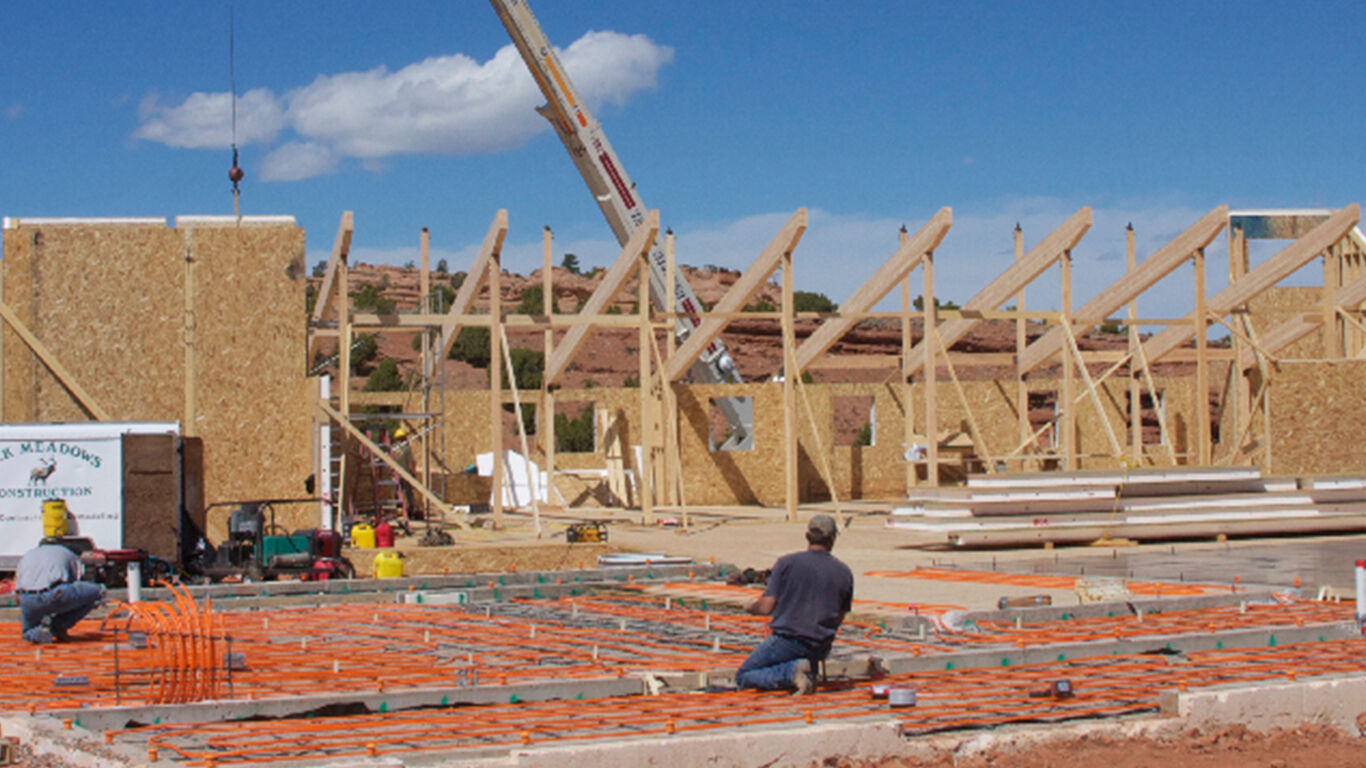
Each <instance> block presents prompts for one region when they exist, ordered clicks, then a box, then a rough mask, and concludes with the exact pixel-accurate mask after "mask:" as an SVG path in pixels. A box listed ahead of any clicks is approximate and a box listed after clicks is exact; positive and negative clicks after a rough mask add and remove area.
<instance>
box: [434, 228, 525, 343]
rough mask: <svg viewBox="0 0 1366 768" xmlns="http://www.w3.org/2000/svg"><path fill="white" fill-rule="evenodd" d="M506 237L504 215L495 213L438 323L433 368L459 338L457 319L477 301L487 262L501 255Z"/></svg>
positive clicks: (484, 277) (459, 319) (459, 326)
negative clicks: (438, 342)
mask: <svg viewBox="0 0 1366 768" xmlns="http://www.w3.org/2000/svg"><path fill="white" fill-rule="evenodd" d="M507 234H508V212H507V211H506V210H504V209H499V211H498V213H496V214H494V216H493V223H492V224H490V225H489V230H488V232H487V233H485V234H484V242H482V243H480V245H479V253H478V254H476V255H475V257H474V263H473V264H471V265H470V271H469V272H468V273H467V275H466V277H465V282H463V283H461V284H460V290H459V291H457V292H456V294H455V301H453V302H451V306H450V309H449V310H448V311H447V312H446V320H445V321H443V322H442V323H441V354H439V355H436V365H440V364H441V362H440V361H442V360H445V359H446V355H448V354H450V352H451V345H453V344H455V337H456V336H458V335H460V329H461V328H462V327H463V324H462V322H461V318H460V316H461V315H464V314H467V313H468V311H469V309H470V308H471V307H473V306H474V300H475V299H476V298H478V297H479V290H480V289H481V288H483V287H484V283H485V282H486V281H487V280H488V271H489V269H488V268H489V262H490V261H492V260H493V259H494V258H495V257H497V256H498V254H500V253H501V252H502V250H503V239H504V238H506V237H507Z"/></svg>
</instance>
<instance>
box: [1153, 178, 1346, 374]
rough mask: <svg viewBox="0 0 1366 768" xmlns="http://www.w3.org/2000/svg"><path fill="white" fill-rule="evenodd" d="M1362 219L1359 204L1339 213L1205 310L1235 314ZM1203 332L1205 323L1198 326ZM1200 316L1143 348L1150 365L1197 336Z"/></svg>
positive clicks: (1165, 331) (1191, 315) (1214, 299)
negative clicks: (1237, 308)
mask: <svg viewBox="0 0 1366 768" xmlns="http://www.w3.org/2000/svg"><path fill="white" fill-rule="evenodd" d="M1360 218H1361V209H1360V206H1358V205H1357V204H1356V203H1352V204H1351V205H1349V206H1347V207H1346V208H1343V209H1342V210H1340V211H1337V212H1336V213H1334V214H1333V215H1332V216H1329V217H1328V219H1327V220H1325V221H1324V222H1322V223H1321V224H1319V225H1318V226H1316V227H1314V228H1313V229H1312V230H1310V231H1309V232H1308V233H1307V234H1305V235H1304V236H1303V237H1300V238H1299V239H1298V240H1296V241H1295V242H1293V243H1291V244H1290V245H1287V246H1286V247H1285V248H1282V249H1281V250H1280V251H1279V252H1278V253H1277V254H1276V255H1275V256H1272V257H1271V258H1269V259H1267V260H1266V261H1264V262H1262V263H1261V264H1258V265H1257V266H1256V267H1255V268H1254V269H1252V270H1251V271H1249V272H1248V273H1247V274H1245V275H1243V276H1242V277H1240V278H1239V279H1238V280H1237V281H1235V282H1233V283H1232V284H1230V285H1229V286H1228V287H1227V288H1225V289H1224V290H1222V291H1220V292H1219V293H1217V294H1215V295H1214V296H1212V297H1211V298H1210V299H1209V301H1207V302H1206V309H1207V310H1208V311H1209V312H1212V313H1214V314H1216V315H1218V316H1219V317H1223V316H1224V315H1227V314H1228V313H1230V312H1232V311H1233V310H1234V309H1235V308H1236V307H1239V306H1242V305H1243V304H1246V303H1247V302H1248V301H1250V300H1251V299H1252V298H1253V297H1255V296H1257V295H1259V294H1261V293H1262V292H1263V291H1265V290H1266V289H1268V288H1270V287H1271V286H1273V285H1275V284H1276V283H1279V282H1280V281H1281V280H1283V279H1285V278H1286V276H1288V275H1289V274H1290V273H1292V272H1294V271H1295V270H1297V269H1299V268H1300V267H1302V266H1304V265H1305V264H1307V263H1308V262H1309V260H1310V259H1312V258H1314V257H1315V256H1317V255H1318V254H1320V253H1322V252H1323V251H1324V250H1326V249H1327V248H1328V247H1329V246H1331V245H1332V244H1333V243H1336V242H1337V241H1338V240H1341V239H1342V238H1343V236H1345V235H1346V234H1347V232H1348V231H1349V230H1351V228H1352V227H1354V226H1356V223H1357V221H1359V220H1360ZM1198 325H1199V327H1200V328H1204V327H1205V324H1204V322H1203V321H1202V322H1199V323H1198ZM1196 326H1197V315H1196V314H1195V311H1194V310H1192V311H1191V312H1189V313H1187V315H1186V317H1185V318H1184V322H1181V323H1177V324H1173V325H1169V326H1167V327H1166V328H1165V329H1163V330H1162V331H1160V332H1158V333H1156V334H1154V335H1153V337H1152V338H1150V339H1148V340H1147V341H1146V342H1144V344H1143V352H1144V355H1145V356H1146V357H1147V359H1148V361H1149V362H1156V361H1158V360H1160V359H1162V356H1163V355H1166V354H1167V353H1168V352H1171V351H1172V350H1173V349H1176V348H1177V347H1179V346H1181V345H1182V344H1183V343H1185V342H1186V341H1187V340H1188V339H1190V338H1191V337H1193V336H1194V335H1195V329H1196Z"/></svg>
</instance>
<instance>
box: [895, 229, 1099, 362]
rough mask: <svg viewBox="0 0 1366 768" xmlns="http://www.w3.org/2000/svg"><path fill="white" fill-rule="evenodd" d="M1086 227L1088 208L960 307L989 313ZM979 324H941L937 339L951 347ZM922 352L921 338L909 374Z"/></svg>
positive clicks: (956, 321) (965, 320)
mask: <svg viewBox="0 0 1366 768" xmlns="http://www.w3.org/2000/svg"><path fill="white" fill-rule="evenodd" d="M1090 228H1091V209H1090V207H1088V206H1083V207H1082V208H1081V209H1080V210H1078V211H1077V212H1076V213H1074V214H1072V216H1071V217H1070V218H1068V220H1067V221H1065V222H1063V223H1062V225H1061V226H1059V227H1058V228H1057V229H1055V230H1053V231H1052V232H1050V233H1049V235H1048V237H1045V238H1044V239H1043V240H1041V241H1040V242H1039V243H1038V244H1037V245H1035V246H1034V247H1033V248H1030V249H1029V252H1028V253H1026V254H1025V257H1024V258H1023V259H1021V260H1019V261H1017V262H1014V263H1013V264H1011V265H1010V268H1009V269H1007V270H1006V271H1004V272H1002V273H1001V274H1000V275H997V277H996V279H994V280H992V281H991V282H990V283H988V284H987V286H986V287H985V288H983V289H982V290H980V291H978V292H977V295H976V296H973V297H972V298H971V299H968V300H967V302H966V303H964V304H963V309H964V310H973V311H981V310H993V309H996V308H997V307H999V306H1001V305H1002V304H1004V303H1005V302H1006V301H1009V300H1010V297H1011V296H1013V295H1014V294H1015V293H1016V292H1018V291H1019V290H1020V288H1022V287H1024V286H1026V285H1028V284H1029V283H1030V282H1031V281H1032V280H1033V279H1034V278H1036V277H1038V276H1039V275H1040V274H1042V273H1043V271H1044V270H1045V269H1048V267H1049V266H1051V265H1052V264H1053V262H1055V261H1057V260H1058V259H1059V258H1060V257H1061V256H1062V255H1063V254H1064V253H1066V252H1068V251H1070V250H1072V249H1073V248H1074V247H1076V245H1077V243H1078V242H1080V241H1081V238H1082V236H1083V235H1085V234H1086V231H1087V230H1088V229H1090ZM927 309H928V307H927ZM979 322H981V321H980V320H975V319H969V318H963V317H960V318H957V319H954V320H947V321H945V322H944V324H943V325H941V326H940V327H939V336H940V339H941V340H942V341H943V344H944V348H945V349H949V348H951V347H953V345H954V343H955V342H957V341H958V340H959V339H961V338H963V337H964V336H965V335H967V333H968V331H970V330H972V327H973V326H975V325H977V323H979ZM925 350H926V346H925V340H924V339H921V341H920V343H919V344H917V345H916V346H915V349H913V350H911V360H910V364H909V366H908V367H909V369H910V371H911V373H912V374H914V373H916V372H918V371H919V370H920V369H921V368H922V367H923V366H924V364H925Z"/></svg>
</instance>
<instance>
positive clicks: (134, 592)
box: [128, 560, 142, 603]
mask: <svg viewBox="0 0 1366 768" xmlns="http://www.w3.org/2000/svg"><path fill="white" fill-rule="evenodd" d="M128 602H130V603H138V602H142V562H141V561H139V560H129V561H128Z"/></svg>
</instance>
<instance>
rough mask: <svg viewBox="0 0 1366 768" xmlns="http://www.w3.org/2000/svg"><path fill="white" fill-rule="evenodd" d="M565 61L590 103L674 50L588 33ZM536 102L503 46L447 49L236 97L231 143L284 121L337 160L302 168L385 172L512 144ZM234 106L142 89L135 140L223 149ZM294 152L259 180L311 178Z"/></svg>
mask: <svg viewBox="0 0 1366 768" xmlns="http://www.w3.org/2000/svg"><path fill="white" fill-rule="evenodd" d="M561 59H562V61H563V63H564V66H565V69H566V70H568V72H569V73H570V76H571V77H572V78H573V80H574V82H575V84H576V85H577V86H578V87H579V88H580V89H581V90H580V97H581V98H583V100H584V101H585V102H586V103H587V104H588V105H589V107H590V108H594V107H596V106H598V105H601V104H603V103H614V104H622V103H625V102H626V101H627V100H628V99H629V98H630V97H631V96H632V95H634V94H636V93H638V92H640V91H642V90H646V89H649V88H652V87H654V85H655V82H656V75H657V73H658V71H659V69H660V67H662V66H664V65H665V64H667V63H669V62H670V61H672V59H673V49H672V48H669V47H667V46H661V45H657V44H655V43H654V42H652V41H651V40H650V39H649V38H647V37H645V36H644V35H624V34H621V33H618V32H610V31H607V32H589V33H587V34H585V35H584V36H583V37H581V38H579V39H578V40H576V41H575V42H574V43H573V44H572V45H570V46H569V47H568V48H567V49H565V50H564V51H563V52H562V55H561ZM248 99H250V104H249V103H248ZM542 101H543V99H542V97H541V94H540V92H539V91H538V90H537V88H536V85H535V83H534V82H533V81H532V79H531V76H530V74H529V73H528V72H527V69H526V65H525V64H523V63H522V60H521V57H520V56H519V55H518V54H517V51H516V49H515V48H513V46H512V45H510V44H509V45H506V46H504V47H503V48H502V49H501V50H499V51H498V53H496V54H495V55H494V57H493V58H492V59H490V60H488V61H486V62H484V63H482V64H481V63H479V62H477V61H475V60H474V59H471V58H470V57H468V56H465V55H463V54H453V55H449V56H440V57H434V58H429V59H426V60H423V61H420V62H417V63H414V64H409V65H408V66H406V67H403V68H402V69H399V70H396V71H393V72H390V71H389V70H388V69H387V68H385V67H377V68H375V69H371V70H368V71H364V72H343V73H339V74H334V75H320V76H319V77H318V78H317V79H315V80H314V81H313V82H312V83H309V84H308V85H306V86H303V87H301V88H298V89H295V90H293V91H290V92H289V93H287V94H285V95H284V96H283V97H279V98H277V97H275V96H274V95H273V94H271V92H270V91H267V90H264V89H258V90H255V91H250V92H248V93H247V94H246V95H244V96H243V97H242V98H240V99H239V100H238V107H237V109H238V115H237V117H238V144H239V145H241V144H245V143H247V142H248V141H265V142H269V141H273V140H274V138H275V136H276V134H278V133H279V132H280V130H281V129H283V128H286V127H287V128H289V129H292V131H293V132H294V133H295V134H296V135H297V139H298V140H297V141H295V142H293V143H295V144H299V145H307V146H309V147H311V148H312V149H310V150H309V152H310V153H311V154H309V155H308V157H310V158H312V159H313V160H315V161H317V160H319V159H320V158H321V157H322V153H321V152H320V150H326V151H327V152H328V153H330V155H331V157H332V158H333V162H332V163H330V164H328V163H322V162H315V164H314V165H313V166H312V167H313V168H314V171H315V172H314V173H313V174H310V175H318V174H320V173H327V172H331V171H332V170H334V169H335V168H336V167H337V166H336V162H335V160H336V159H337V158H342V157H351V158H360V159H362V160H363V161H365V163H364V167H366V168H367V170H376V169H381V170H382V169H383V168H384V167H385V166H384V165H383V164H382V163H377V162H375V161H376V160H377V159H378V158H385V157H392V156H395V155H409V154H470V153H481V152H496V151H499V150H503V149H507V148H509V147H514V146H517V145H519V144H521V143H522V142H525V141H526V140H527V139H528V138H529V137H531V136H533V135H535V134H537V133H540V132H541V131H544V130H547V129H548V127H549V126H548V125H547V124H546V122H545V120H544V119H543V118H541V117H540V116H539V115H537V114H536V113H535V111H534V107H535V106H536V105H538V104H540V103H541V102H542ZM230 108H231V96H230V94H227V93H218V94H205V93H196V94H193V95H191V96H190V97H189V98H188V99H186V100H185V101H184V102H183V103H181V104H179V105H177V106H166V105H163V104H162V103H161V102H160V98H159V97H158V96H157V95H156V94H149V95H148V96H147V97H146V98H145V99H144V100H143V104H142V107H141V109H140V111H139V117H140V119H141V125H140V126H139V127H138V129H137V130H136V131H135V132H134V134H133V135H134V137H136V138H140V139H147V140H149V141H156V142H160V143H162V144H166V145H168V146H173V147H187V148H195V149H198V148H208V147H215V148H217V147H223V146H227V144H228V138H226V137H227V136H228V134H227V131H228V128H229V126H230V120H229V117H228V115H229V110H230ZM244 118H245V120H244ZM244 123H246V125H245V126H244ZM244 137H245V138H244ZM286 146H289V145H286ZM281 149H282V150H283V149H284V148H283V147H282V148H281ZM279 151H280V150H277V152H279ZM300 151H301V150H299V149H291V150H289V151H287V152H286V153H285V154H284V155H282V156H281V157H279V158H276V161H277V162H278V163H279V164H281V165H283V164H284V161H285V160H286V159H288V160H290V161H292V164H291V165H289V168H290V172H288V173H286V172H282V171H281V170H280V169H279V168H277V167H274V165H272V164H270V163H268V166H270V169H269V170H264V171H263V173H262V177H263V178H265V179H267V180H292V179H301V178H307V176H306V175H300V173H301V171H302V169H303V168H304V167H306V166H305V165H304V164H303V163H302V162H299V157H298V155H299V154H300ZM275 154H276V153H271V156H272V157H274V156H275ZM268 159H269V158H268Z"/></svg>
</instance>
